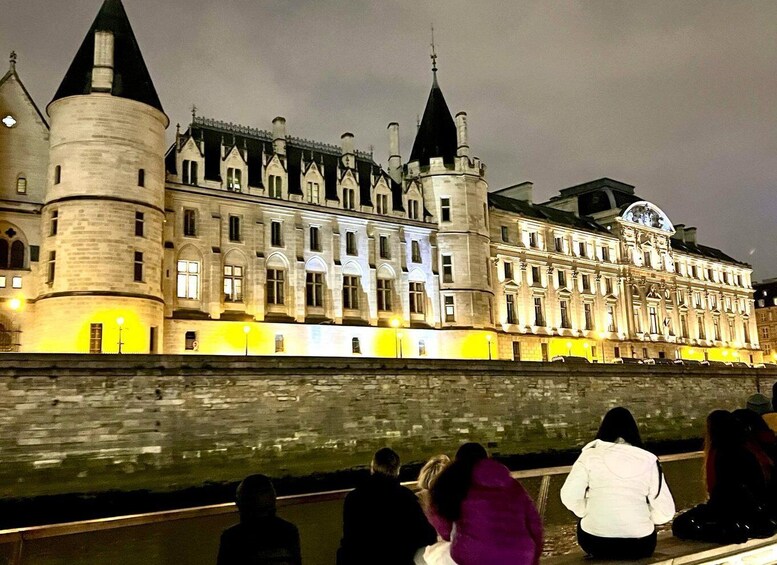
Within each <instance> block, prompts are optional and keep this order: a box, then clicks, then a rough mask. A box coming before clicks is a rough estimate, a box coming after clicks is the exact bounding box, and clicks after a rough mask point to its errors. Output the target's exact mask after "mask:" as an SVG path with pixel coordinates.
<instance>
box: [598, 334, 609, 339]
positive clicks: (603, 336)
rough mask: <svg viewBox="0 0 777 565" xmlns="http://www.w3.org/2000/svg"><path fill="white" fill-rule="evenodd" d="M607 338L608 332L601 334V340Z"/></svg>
mask: <svg viewBox="0 0 777 565" xmlns="http://www.w3.org/2000/svg"><path fill="white" fill-rule="evenodd" d="M606 337H607V332H599V339H604V338H606Z"/></svg>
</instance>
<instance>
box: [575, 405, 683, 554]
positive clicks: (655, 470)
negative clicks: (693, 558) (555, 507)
mask: <svg viewBox="0 0 777 565" xmlns="http://www.w3.org/2000/svg"><path fill="white" fill-rule="evenodd" d="M561 502H563V503H564V506H566V507H567V508H569V509H570V510H571V511H572V512H574V513H575V515H576V516H577V517H578V518H580V519H581V520H580V522H579V523H578V526H577V540H578V543H579V544H580V547H581V548H582V549H583V551H585V552H586V553H587V554H589V555H592V556H593V557H596V558H602V559H640V558H644V557H649V556H650V555H652V554H653V552H654V551H655V549H656V528H655V526H656V524H664V523H666V522H668V521H669V520H671V519H672V517H673V516H674V512H675V506H674V500H673V499H672V493H670V492H669V486H668V485H667V484H666V481H665V479H664V477H663V473H662V472H661V467H660V466H659V465H658V459H657V458H656V456H655V455H653V454H652V453H650V452H649V451H645V450H644V449H643V448H642V439H641V438H640V435H639V429H638V428H637V423H636V422H635V421H634V417H633V416H632V415H631V412H629V411H628V410H627V409H626V408H622V407H618V408H613V409H612V410H610V411H609V412H607V414H606V415H605V416H604V419H603V420H602V424H601V426H600V427H599V432H598V433H597V434H596V439H595V440H594V441H592V442H591V443H589V444H588V445H586V446H585V447H584V448H583V452H582V453H581V454H580V457H578V459H577V461H575V464H574V465H573V466H572V471H571V472H570V473H569V476H568V477H567V480H566V482H564V486H563V487H562V488H561Z"/></svg>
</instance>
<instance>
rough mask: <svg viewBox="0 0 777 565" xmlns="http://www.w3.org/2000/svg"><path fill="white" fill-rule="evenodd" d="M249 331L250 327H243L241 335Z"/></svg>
mask: <svg viewBox="0 0 777 565" xmlns="http://www.w3.org/2000/svg"><path fill="white" fill-rule="evenodd" d="M250 331H251V326H243V333H248V332H250Z"/></svg>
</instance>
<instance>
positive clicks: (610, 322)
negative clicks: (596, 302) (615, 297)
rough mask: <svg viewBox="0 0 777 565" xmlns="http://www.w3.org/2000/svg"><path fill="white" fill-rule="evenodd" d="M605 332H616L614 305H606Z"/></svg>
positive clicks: (616, 323)
mask: <svg viewBox="0 0 777 565" xmlns="http://www.w3.org/2000/svg"><path fill="white" fill-rule="evenodd" d="M607 331H608V332H617V331H618V322H617V318H616V317H615V305H614V304H608V305H607Z"/></svg>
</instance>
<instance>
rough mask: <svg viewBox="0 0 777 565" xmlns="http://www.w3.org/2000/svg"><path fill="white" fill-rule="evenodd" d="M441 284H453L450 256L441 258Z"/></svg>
mask: <svg viewBox="0 0 777 565" xmlns="http://www.w3.org/2000/svg"><path fill="white" fill-rule="evenodd" d="M442 282H444V283H452V282H453V257H451V256H450V255H443V256H442Z"/></svg>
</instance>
